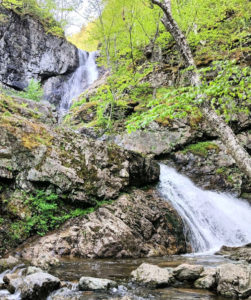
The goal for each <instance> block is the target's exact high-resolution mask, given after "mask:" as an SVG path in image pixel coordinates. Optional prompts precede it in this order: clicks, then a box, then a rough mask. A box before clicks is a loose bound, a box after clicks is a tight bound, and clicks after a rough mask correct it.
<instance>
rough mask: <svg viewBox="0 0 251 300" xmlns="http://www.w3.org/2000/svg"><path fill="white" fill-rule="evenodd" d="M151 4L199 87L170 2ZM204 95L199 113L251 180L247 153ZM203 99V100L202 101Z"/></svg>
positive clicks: (192, 62) (197, 75) (192, 59)
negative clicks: (159, 15)
mask: <svg viewBox="0 0 251 300" xmlns="http://www.w3.org/2000/svg"><path fill="white" fill-rule="evenodd" d="M150 1H151V2H152V4H154V5H157V6H159V7H160V9H161V10H162V11H163V14H164V16H163V18H162V23H163V25H164V27H165V28H166V30H167V31H168V32H169V33H170V34H171V35H172V37H173V39H174V40H175V42H176V44H177V47H178V50H179V52H180V53H181V55H182V57H183V59H184V61H185V63H186V65H187V67H188V68H189V69H191V70H190V72H191V77H190V79H191V83H192V85H194V86H197V87H199V86H200V85H201V80H200V76H199V72H198V70H197V67H196V64H195V61H194V58H193V54H192V51H191V48H190V46H189V44H188V42H187V39H186V37H185V35H184V34H183V32H182V31H181V30H180V28H179V26H178V24H177V23H176V21H175V20H174V18H173V16H172V12H171V0H150ZM205 97H206V96H205V95H200V98H201V100H202V101H201V107H200V108H201V111H202V113H203V115H204V117H205V119H206V121H207V122H208V124H209V126H210V127H211V128H212V129H213V130H214V131H215V132H216V133H217V135H218V136H219V137H220V139H221V140H222V142H223V143H224V144H225V146H226V148H227V151H228V152H229V153H230V155H231V156H232V157H233V158H234V159H235V162H236V164H237V165H238V167H239V168H240V170H242V171H243V172H244V173H245V174H246V175H247V176H248V177H249V178H251V158H250V156H249V154H248V153H247V151H246V150H245V149H244V148H243V147H242V146H241V145H240V143H239V141H238V139H237V137H236V136H235V134H234V132H233V131H232V129H231V128H230V127H229V126H228V125H227V124H226V123H225V122H224V120H223V119H222V118H221V117H220V116H219V115H217V113H216V112H215V111H214V109H212V107H211V105H210V103H209V101H205V100H206V99H205ZM203 98H204V99H203Z"/></svg>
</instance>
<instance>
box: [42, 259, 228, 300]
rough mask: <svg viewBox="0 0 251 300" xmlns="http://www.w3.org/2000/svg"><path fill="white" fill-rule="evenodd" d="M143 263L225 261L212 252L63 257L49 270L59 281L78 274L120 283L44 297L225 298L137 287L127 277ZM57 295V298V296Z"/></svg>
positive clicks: (208, 263) (78, 299) (187, 290)
mask: <svg viewBox="0 0 251 300" xmlns="http://www.w3.org/2000/svg"><path fill="white" fill-rule="evenodd" d="M143 262H145V263H150V264H155V265H158V266H160V267H176V266H178V265H180V264H182V263H190V264H200V265H204V266H211V267H212V266H218V265H220V264H222V263H226V262H229V260H228V259H226V258H224V257H222V256H215V255H184V256H168V257H160V258H142V259H100V260H99V259H93V260H92V259H76V258H74V259H63V260H61V262H60V264H59V265H58V266H57V267H54V268H52V269H51V270H50V273H51V274H53V275H55V276H57V277H59V278H60V279H61V280H65V281H70V282H75V283H77V281H78V280H79V279H80V278H81V277H82V276H91V277H99V278H107V279H112V280H115V281H117V282H118V283H119V284H120V286H119V288H118V289H113V290H111V291H110V292H107V293H97V292H79V291H76V290H75V288H73V290H71V289H67V288H64V289H62V290H61V291H58V292H56V293H55V295H52V296H50V297H49V298H48V300H51V299H52V300H59V299H67V300H68V299H73V300H87V299H89V300H101V299H123V297H125V298H124V299H126V300H127V299H133V300H147V299H154V300H164V299H167V300H168V299H173V300H176V299H177V300H182V299H184V300H193V299H200V300H203V299H205V300H223V299H225V298H223V297H220V296H217V295H215V294H214V293H212V292H209V291H206V290H198V289H192V288H179V287H177V288H173V287H172V288H163V289H154V290H153V289H149V288H146V287H139V286H136V285H135V284H133V283H132V282H131V280H130V273H131V272H132V271H133V270H135V269H136V268H137V267H138V266H139V265H140V264H142V263H143ZM57 297H58V298H57ZM126 297H127V298H126Z"/></svg>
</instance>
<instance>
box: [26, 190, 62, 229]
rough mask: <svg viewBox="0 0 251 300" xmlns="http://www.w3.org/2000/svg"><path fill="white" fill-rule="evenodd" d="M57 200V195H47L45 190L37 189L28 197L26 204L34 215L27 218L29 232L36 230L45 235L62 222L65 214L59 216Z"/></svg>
mask: <svg viewBox="0 0 251 300" xmlns="http://www.w3.org/2000/svg"><path fill="white" fill-rule="evenodd" d="M57 200H58V196H57V195H55V194H50V195H47V194H46V193H45V192H43V191H37V193H36V194H35V195H31V196H29V197H28V199H27V200H26V202H25V204H26V205H27V206H28V207H29V208H30V210H31V211H32V215H31V216H30V217H28V218H27V220H26V230H27V232H31V231H35V232H36V233H38V234H39V235H44V234H45V233H46V232H47V231H48V230H50V229H53V228H55V227H56V226H57V225H59V224H60V223H62V221H63V220H64V216H57V213H58V203H57Z"/></svg>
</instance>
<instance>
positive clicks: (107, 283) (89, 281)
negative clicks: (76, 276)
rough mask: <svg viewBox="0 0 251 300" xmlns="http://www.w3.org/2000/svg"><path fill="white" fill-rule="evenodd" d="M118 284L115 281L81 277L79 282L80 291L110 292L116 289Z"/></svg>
mask: <svg viewBox="0 0 251 300" xmlns="http://www.w3.org/2000/svg"><path fill="white" fill-rule="evenodd" d="M116 286H117V283H116V282H115V281H113V280H109V279H102V278H94V277H81V278H80V280H79V289H80V290H81V291H99V290H109V289H110V288H113V287H116Z"/></svg>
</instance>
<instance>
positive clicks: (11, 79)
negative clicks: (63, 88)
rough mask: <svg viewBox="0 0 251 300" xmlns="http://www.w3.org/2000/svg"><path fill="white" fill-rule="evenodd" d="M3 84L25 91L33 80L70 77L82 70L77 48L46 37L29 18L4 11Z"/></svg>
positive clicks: (0, 29)
mask: <svg viewBox="0 0 251 300" xmlns="http://www.w3.org/2000/svg"><path fill="white" fill-rule="evenodd" d="M0 13H1V14H3V15H5V21H4V22H0V81H1V82H2V83H4V84H6V85H8V86H11V87H14V88H17V89H24V88H25V87H26V86H27V85H28V82H29V80H30V79H31V78H34V79H37V80H40V81H44V80H46V79H48V78H49V77H53V76H58V75H63V74H67V73H70V72H72V71H74V70H75V69H76V67H77V66H78V63H79V61H78V52H77V48H76V47H75V46H73V45H72V44H70V43H69V42H67V41H66V40H65V39H63V38H59V37H56V36H54V35H51V34H46V32H45V30H44V28H43V26H42V24H41V23H39V22H38V21H36V20H34V19H33V18H32V17H30V16H29V15H26V16H22V17H21V16H19V15H17V14H15V13H14V12H12V11H10V10H6V9H4V8H3V7H0Z"/></svg>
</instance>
